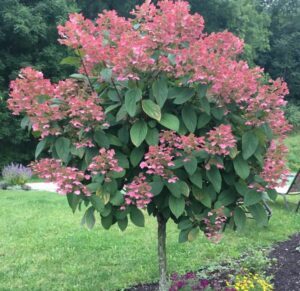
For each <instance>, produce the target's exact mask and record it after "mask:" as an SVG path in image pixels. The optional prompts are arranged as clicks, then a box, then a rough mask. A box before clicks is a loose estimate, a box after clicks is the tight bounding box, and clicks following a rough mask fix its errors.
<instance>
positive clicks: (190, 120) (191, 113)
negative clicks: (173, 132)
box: [181, 105, 197, 132]
mask: <svg viewBox="0 0 300 291" xmlns="http://www.w3.org/2000/svg"><path fill="white" fill-rule="evenodd" d="M181 116H182V120H183V123H184V125H185V126H186V128H187V129H188V130H189V131H190V132H194V131H195V129H196V126H197V114H196V112H195V110H194V107H193V106H191V105H185V106H184V107H183V109H182V111H181Z"/></svg>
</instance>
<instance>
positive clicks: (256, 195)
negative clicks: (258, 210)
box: [244, 190, 262, 206]
mask: <svg viewBox="0 0 300 291" xmlns="http://www.w3.org/2000/svg"><path fill="white" fill-rule="evenodd" d="M261 199H262V194H261V193H260V192H257V191H255V190H250V191H248V192H247V193H246V194H245V196H244V204H245V206H250V205H253V204H256V203H258V202H260V201H261Z"/></svg>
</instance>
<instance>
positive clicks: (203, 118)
mask: <svg viewBox="0 0 300 291" xmlns="http://www.w3.org/2000/svg"><path fill="white" fill-rule="evenodd" d="M210 119H211V117H210V116H209V115H208V114H206V113H205V112H202V113H201V114H200V116H199V118H198V123H197V128H203V127H204V126H206V125H207V124H208V123H209V122H210Z"/></svg>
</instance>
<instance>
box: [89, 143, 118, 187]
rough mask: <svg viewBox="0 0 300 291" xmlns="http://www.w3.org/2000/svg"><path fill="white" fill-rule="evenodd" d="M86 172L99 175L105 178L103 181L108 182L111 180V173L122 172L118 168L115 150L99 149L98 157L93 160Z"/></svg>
mask: <svg viewBox="0 0 300 291" xmlns="http://www.w3.org/2000/svg"><path fill="white" fill-rule="evenodd" d="M88 170H90V171H91V172H92V174H93V175H97V174H101V175H103V176H105V180H106V181H107V182H108V181H110V180H111V179H110V174H111V173H113V172H122V171H123V168H122V167H120V166H119V164H118V160H117V159H116V158H115V150H113V149H111V150H107V149H105V148H101V149H100V150H99V155H98V156H95V157H94V158H93V161H92V163H91V164H90V165H89V167H88Z"/></svg>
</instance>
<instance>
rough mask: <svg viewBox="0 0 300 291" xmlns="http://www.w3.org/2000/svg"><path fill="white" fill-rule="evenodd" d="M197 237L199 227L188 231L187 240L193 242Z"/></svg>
mask: <svg viewBox="0 0 300 291" xmlns="http://www.w3.org/2000/svg"><path fill="white" fill-rule="evenodd" d="M198 235H199V227H195V228H193V229H192V230H190V231H189V234H188V240H189V241H193V240H195V239H196V238H197V236H198Z"/></svg>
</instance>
